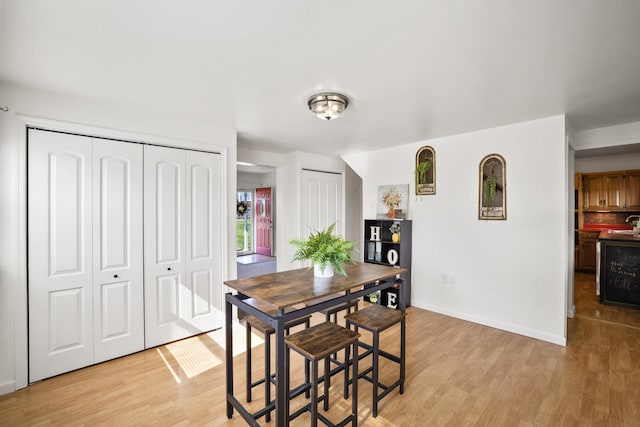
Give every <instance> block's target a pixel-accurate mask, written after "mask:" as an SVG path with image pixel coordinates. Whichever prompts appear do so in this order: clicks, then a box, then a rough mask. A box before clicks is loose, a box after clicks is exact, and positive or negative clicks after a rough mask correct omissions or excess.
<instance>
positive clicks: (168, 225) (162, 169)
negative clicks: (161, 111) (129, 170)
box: [144, 146, 193, 348]
mask: <svg viewBox="0 0 640 427" xmlns="http://www.w3.org/2000/svg"><path fill="white" fill-rule="evenodd" d="M184 191H185V152H184V150H178V149H173V148H164V147H154V146H145V147H144V246H145V253H144V258H145V280H144V282H145V285H144V294H145V295H144V299H145V346H146V347H147V348H149V347H154V346H157V345H160V344H164V343H166V342H169V341H174V340H177V339H180V338H184V337H187V336H190V335H192V334H193V331H191V330H190V327H189V325H188V324H185V322H184V321H183V320H182V319H183V317H184V316H185V313H186V312H187V311H188V309H189V296H190V290H189V289H188V287H187V283H186V276H185V262H184V261H185V194H184Z"/></svg>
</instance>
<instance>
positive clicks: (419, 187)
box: [415, 145, 436, 196]
mask: <svg viewBox="0 0 640 427" xmlns="http://www.w3.org/2000/svg"><path fill="white" fill-rule="evenodd" d="M415 180H416V195H418V196H422V195H425V194H436V152H435V150H434V149H433V147H429V146H428V145H425V146H424V147H421V148H420V149H419V150H418V152H417V153H416V169H415Z"/></svg>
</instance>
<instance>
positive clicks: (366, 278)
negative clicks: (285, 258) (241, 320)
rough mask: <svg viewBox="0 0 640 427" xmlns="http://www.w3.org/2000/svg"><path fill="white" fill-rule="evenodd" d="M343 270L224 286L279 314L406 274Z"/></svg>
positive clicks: (372, 268)
mask: <svg viewBox="0 0 640 427" xmlns="http://www.w3.org/2000/svg"><path fill="white" fill-rule="evenodd" d="M345 270H346V272H347V276H342V275H339V274H336V275H335V276H334V277H331V278H326V279H321V278H318V277H314V275H313V269H312V268H311V269H308V268H300V269H297V270H289V271H281V272H278V273H272V274H263V275H260V276H254V277H245V278H242V279H236V280H227V281H226V282H224V283H225V285H227V286H229V287H230V288H233V289H235V290H236V291H238V292H240V293H242V294H244V295H247V296H248V297H251V298H255V299H257V300H261V301H263V302H265V303H267V304H270V305H272V306H274V307H275V308H276V309H278V310H279V309H284V308H287V307H292V306H294V305H297V304H301V303H305V302H307V301H311V300H313V299H316V298H319V297H324V296H327V295H331V294H336V293H339V292H344V291H347V290H350V289H353V288H356V287H358V288H359V287H361V286H362V285H366V284H369V283H373V282H375V281H376V280H384V279H388V278H391V277H395V276H396V275H397V274H400V273H404V272H406V271H407V270H406V269H405V268H397V267H389V266H386V265H379V264H370V263H362V262H359V263H356V264H348V265H346V266H345Z"/></svg>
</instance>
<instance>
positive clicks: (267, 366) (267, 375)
mask: <svg viewBox="0 0 640 427" xmlns="http://www.w3.org/2000/svg"><path fill="white" fill-rule="evenodd" d="M247 301H249V303H250V304H251V305H253V306H256V307H258V306H260V309H261V310H262V311H264V312H265V313H268V314H271V315H275V314H276V313H277V311H276V310H274V309H267V308H265V307H263V306H261V305H260V304H259V303H258V302H257V301H255V300H254V299H252V298H251V299H248V300H247ZM244 320H245V322H246V346H247V357H246V368H247V372H246V388H247V402H251V399H252V396H251V391H252V390H253V388H254V387H257V386H259V385H260V384H263V383H264V404H265V408H268V407H269V406H270V405H271V382H272V374H271V336H272V335H274V334H275V332H276V331H275V328H273V327H271V326H269V325H268V324H267V323H265V322H263V321H262V320H260V319H258V318H257V317H255V316H247V317H245V318H244ZM310 323H311V316H310V315H309V316H305V317H302V318H300V319H295V320H292V321H290V322H287V323H286V324H285V332H286V333H287V334H288V333H289V330H290V329H291V328H293V327H295V326H299V325H302V324H304V325H305V328H308V327H309V326H310ZM252 328H253V329H255V330H256V331H258V332H260V333H262V335H263V336H264V377H262V378H259V379H257V380H256V381H253V380H252V378H251V371H252V354H251V353H252V352H251V329H252ZM309 375H310V373H309V364H308V363H306V364H305V381H306V383H309ZM306 394H307V397H309V392H308V391H307V392H306ZM271 410H272V409H271ZM271 410H267V411H266V417H265V419H266V421H267V422H269V421H271Z"/></svg>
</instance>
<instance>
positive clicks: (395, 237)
mask: <svg viewBox="0 0 640 427" xmlns="http://www.w3.org/2000/svg"><path fill="white" fill-rule="evenodd" d="M389 231H390V232H391V241H392V242H393V243H398V242H399V241H400V223H399V222H394V223H393V224H391V227H389Z"/></svg>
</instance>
